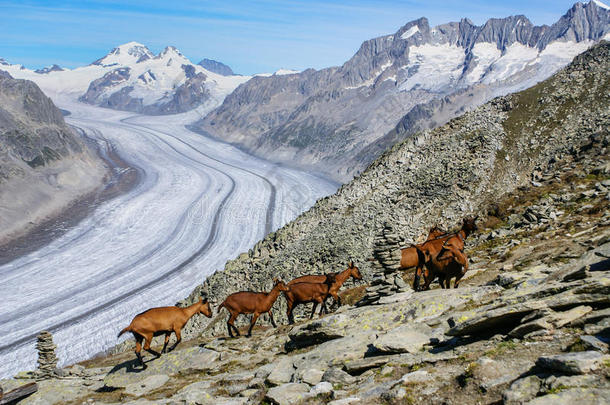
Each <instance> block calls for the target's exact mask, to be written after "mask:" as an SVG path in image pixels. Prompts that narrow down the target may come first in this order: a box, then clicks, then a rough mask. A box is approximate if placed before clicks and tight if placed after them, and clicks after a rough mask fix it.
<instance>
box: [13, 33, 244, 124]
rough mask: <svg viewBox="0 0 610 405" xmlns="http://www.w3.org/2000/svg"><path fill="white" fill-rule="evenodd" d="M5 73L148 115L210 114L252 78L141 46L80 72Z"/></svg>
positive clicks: (116, 53) (173, 50) (118, 51)
mask: <svg viewBox="0 0 610 405" xmlns="http://www.w3.org/2000/svg"><path fill="white" fill-rule="evenodd" d="M3 68H6V70H8V71H9V72H10V73H11V74H13V75H14V76H15V77H19V78H24V79H30V80H33V81H35V82H36V83H38V84H39V85H40V86H41V87H42V88H43V90H44V91H45V92H47V93H48V94H51V95H52V94H57V93H64V94H65V93H69V94H71V95H73V96H75V97H79V99H80V100H81V101H84V102H86V103H90V104H94V105H99V106H102V107H108V108H114V109H117V110H126V111H134V112H138V113H145V114H173V113H180V112H185V111H189V110H191V109H193V108H196V107H198V106H202V105H203V106H205V107H206V108H207V110H208V111H209V110H210V109H212V108H214V107H216V106H218V105H219V104H220V103H221V102H222V100H223V99H224V97H225V96H226V95H227V94H229V93H230V92H232V91H233V89H235V87H237V86H238V85H239V84H241V83H243V82H245V81H247V80H248V79H249V77H248V76H236V75H230V76H223V75H221V74H218V73H214V72H211V71H209V70H207V69H205V68H203V67H202V66H199V65H195V64H193V63H192V62H191V61H190V60H189V59H188V58H186V57H185V56H184V55H182V53H180V51H179V50H178V49H176V48H175V47H172V46H168V47H166V48H165V49H164V50H163V51H161V52H160V53H159V54H158V55H154V54H153V53H152V52H151V51H150V50H149V49H148V48H147V47H146V46H144V45H142V44H139V43H137V42H129V43H127V44H124V45H121V46H118V47H116V48H114V49H113V50H111V51H110V52H109V53H108V54H107V55H106V56H104V57H102V58H100V59H98V60H96V61H95V62H93V63H92V64H90V65H88V66H84V67H79V68H76V69H74V70H69V69H65V70H62V69H61V68H59V66H56V65H54V66H52V67H50V68H45V69H41V70H37V71H35V72H33V71H31V70H28V69H24V68H23V67H22V66H20V65H5V66H4V67H3Z"/></svg>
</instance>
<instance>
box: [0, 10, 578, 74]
mask: <svg viewBox="0 0 610 405" xmlns="http://www.w3.org/2000/svg"><path fill="white" fill-rule="evenodd" d="M574 3H575V1H574V0H568V1H564V0H554V1H539V0H527V1H525V0H510V1H508V0H502V1H495V0H487V1H483V0H470V1H454V0H444V1H437V0H427V1H419V0H413V1H400V0H389V1H386V0H354V1H348V0H345V1H318V0H314V1H282V0H267V1H256V0H250V1H248V0H235V1H233V0H224V1H215V0H214V1H178V0H174V1H167V0H163V1H158V0H97V1H86V0H82V1H78V0H67V1H29V0H14V1H5V0H0V57H3V58H5V59H7V60H8V61H9V62H11V63H21V64H23V65H25V66H27V67H30V68H39V67H42V66H47V65H50V64H52V63H58V64H60V65H62V66H67V67H70V68H73V67H77V66H82V65H86V64H88V63H91V62H92V61H94V60H96V59H98V58H100V57H102V56H104V55H105V54H106V53H108V51H109V50H110V49H112V48H113V47H114V46H116V45H119V44H122V43H125V42H129V41H137V42H141V43H143V44H144V45H146V46H148V47H149V48H150V49H151V51H153V52H155V53H157V52H159V51H160V50H161V49H163V48H164V47H165V46H166V45H174V46H176V47H177V48H178V49H180V50H181V51H182V53H183V54H185V55H186V56H187V57H189V58H190V59H191V60H192V61H193V62H195V63H197V62H198V61H199V60H201V59H202V58H204V57H205V58H210V59H216V60H219V61H221V62H223V63H226V64H228V65H229V66H231V67H232V68H233V70H234V71H236V72H237V73H241V74H252V73H259V72H272V71H275V70H277V69H279V68H288V69H298V70H302V69H305V68H308V67H313V68H316V69H319V68H323V67H328V66H334V65H341V64H342V63H343V62H345V61H346V60H347V59H349V58H350V57H351V56H352V55H353V54H354V52H356V51H357V50H358V48H359V46H360V44H361V43H362V42H363V41H365V40H367V39H370V38H374V37H376V36H380V35H384V34H389V33H393V32H395V31H396V30H397V29H398V28H399V27H401V26H402V25H404V24H406V23H407V22H409V21H411V20H414V19H416V18H419V17H422V16H425V17H427V18H428V19H429V20H430V24H431V25H436V24H442V23H445V22H449V21H457V20H459V19H460V18H462V17H468V18H470V19H471V20H472V21H473V22H475V23H476V24H482V23H484V22H485V20H487V19H488V18H491V17H506V16H509V15H515V14H524V15H526V16H527V17H528V18H529V19H530V20H531V21H532V22H533V23H534V24H537V25H540V24H552V23H553V22H555V21H556V20H557V19H559V17H560V16H562V15H563V14H564V13H565V12H566V11H567V10H568V9H569V8H570V7H571V6H572V5H573V4H574Z"/></svg>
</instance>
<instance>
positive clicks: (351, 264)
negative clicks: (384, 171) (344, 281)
mask: <svg viewBox="0 0 610 405" xmlns="http://www.w3.org/2000/svg"><path fill="white" fill-rule="evenodd" d="M349 267H354V261H353V260H352V259H349Z"/></svg>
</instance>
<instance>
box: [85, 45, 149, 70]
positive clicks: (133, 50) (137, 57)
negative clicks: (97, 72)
mask: <svg viewBox="0 0 610 405" xmlns="http://www.w3.org/2000/svg"><path fill="white" fill-rule="evenodd" d="M153 57H154V55H153V53H152V52H151V51H150V50H149V49H148V48H147V47H146V46H144V45H142V44H140V43H138V42H133V41H132V42H127V43H126V44H123V45H119V46H117V47H116V48H113V49H112V50H111V51H110V52H109V53H108V55H106V56H104V57H103V58H101V59H98V60H96V61H95V62H93V65H102V66H108V65H130V64H133V63H138V62H142V61H145V60H148V59H151V58H153Z"/></svg>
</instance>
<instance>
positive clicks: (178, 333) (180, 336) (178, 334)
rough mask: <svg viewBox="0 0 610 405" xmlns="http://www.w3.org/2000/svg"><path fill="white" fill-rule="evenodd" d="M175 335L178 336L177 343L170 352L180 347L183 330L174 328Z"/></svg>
mask: <svg viewBox="0 0 610 405" xmlns="http://www.w3.org/2000/svg"><path fill="white" fill-rule="evenodd" d="M174 333H175V334H176V343H174V345H173V346H172V347H171V348H170V349H169V351H170V352H171V351H172V350H174V349H175V348H176V346H178V343H180V342H182V330H180V329H178V328H174Z"/></svg>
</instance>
